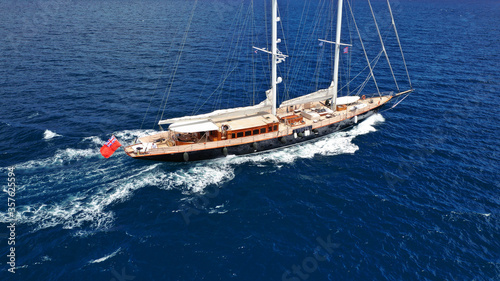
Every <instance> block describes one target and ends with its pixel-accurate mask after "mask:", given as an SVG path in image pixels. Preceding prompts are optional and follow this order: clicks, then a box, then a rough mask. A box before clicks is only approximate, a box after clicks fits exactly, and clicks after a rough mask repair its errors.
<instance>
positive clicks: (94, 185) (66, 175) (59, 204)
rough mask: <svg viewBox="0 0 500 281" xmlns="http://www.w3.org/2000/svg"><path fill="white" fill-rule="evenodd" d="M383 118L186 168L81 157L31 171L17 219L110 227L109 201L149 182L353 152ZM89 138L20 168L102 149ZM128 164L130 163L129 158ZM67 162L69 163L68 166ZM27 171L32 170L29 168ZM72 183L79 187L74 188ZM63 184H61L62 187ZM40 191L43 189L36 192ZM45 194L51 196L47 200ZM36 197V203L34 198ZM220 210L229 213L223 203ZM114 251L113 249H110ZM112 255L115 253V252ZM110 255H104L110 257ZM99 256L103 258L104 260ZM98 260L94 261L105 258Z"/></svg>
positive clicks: (194, 187)
mask: <svg viewBox="0 0 500 281" xmlns="http://www.w3.org/2000/svg"><path fill="white" fill-rule="evenodd" d="M379 122H384V118H383V117H382V116H381V115H380V114H377V115H374V116H372V117H370V118H368V119H367V120H365V121H364V122H362V123H360V124H359V125H357V126H356V127H354V128H353V129H351V130H349V131H346V132H338V133H335V134H332V135H329V136H326V137H324V138H322V139H319V140H316V141H313V142H309V143H304V144H300V145H295V146H291V147H287V148H283V149H277V150H273V151H269V152H265V153H261V154H253V155H247V156H240V157H235V156H228V157H226V158H219V159H214V160H210V161H203V162H196V163H190V164H189V165H185V166H184V167H183V168H178V166H175V165H168V164H164V163H154V162H152V163H153V164H151V165H145V166H144V165H138V167H136V168H128V169H124V164H125V163H124V162H123V161H122V162H120V161H118V162H116V165H109V163H108V162H104V161H99V162H96V161H93V160H86V161H79V162H78V163H83V164H80V166H78V168H71V166H67V165H65V169H60V170H59V171H57V172H55V173H53V174H51V175H44V174H40V173H33V174H32V175H31V177H30V178H29V179H28V180H27V183H28V185H29V188H26V190H29V191H32V192H35V191H36V192H35V193H33V194H26V195H24V192H25V191H24V190H23V191H21V192H20V195H22V196H27V197H28V198H30V201H32V203H30V204H29V205H28V206H19V208H18V209H17V213H16V219H17V221H18V223H22V224H30V225H33V226H34V231H37V230H40V229H45V228H49V227H54V226H58V225H60V226H62V227H63V228H65V229H74V228H82V227H85V228H86V227H90V228H92V229H95V230H103V229H107V228H109V227H110V226H111V225H112V223H113V221H114V213H113V212H112V211H110V210H109V209H108V208H109V206H111V205H113V204H115V203H116V202H122V201H124V200H127V199H128V198H129V197H130V196H132V194H133V192H134V191H135V190H138V189H140V188H143V187H145V186H155V187H157V188H161V189H179V190H181V191H182V192H183V193H184V194H186V195H190V194H198V193H203V192H204V190H205V189H206V188H207V187H208V186H211V185H216V186H220V185H222V184H224V183H226V182H229V181H231V180H233V179H234V178H235V176H236V174H237V171H238V167H240V166H241V165H242V164H248V165H266V166H267V165H268V163H271V164H272V166H273V167H278V169H279V167H280V165H276V164H286V163H291V162H293V161H295V160H296V159H300V158H312V157H314V155H318V154H319V155H338V154H344V153H355V152H356V151H357V150H358V149H359V148H358V147H357V146H356V145H355V144H354V143H352V140H353V139H354V138H355V137H356V136H359V135H363V134H367V133H369V132H373V131H376V129H375V127H374V125H375V124H376V123H379ZM116 135H117V136H120V137H122V138H123V139H124V140H129V139H133V138H134V136H135V135H136V132H133V131H124V132H118V133H117V134H116ZM83 141H84V142H90V145H91V146H92V147H94V148H88V149H75V148H67V149H64V150H58V151H57V152H56V154H55V155H54V156H53V157H50V158H47V159H42V160H35V161H29V162H26V163H23V164H20V165H18V167H17V168H25V169H29V168H38V167H44V166H46V165H63V164H64V163H67V162H69V161H72V160H81V159H82V158H89V157H93V156H95V155H98V154H99V151H98V149H97V148H98V146H99V145H100V143H101V141H102V140H101V139H99V138H98V137H89V138H86V139H84V140H83ZM126 163H127V165H129V163H128V162H126ZM68 167H69V168H68ZM165 167H167V168H169V167H170V168H174V169H175V170H173V171H169V172H165V171H164V169H163V168H165ZM82 170H84V171H86V173H85V177H86V182H85V184H86V185H87V186H83V188H82V186H81V183H82V182H81V177H82V172H81V171H82ZM27 172H28V171H27ZM54 182H56V183H57V182H64V184H60V185H59V186H58V187H57V188H50V187H51V186H53V183H54ZM73 186H80V187H79V188H78V189H74V187H73ZM60 187H63V188H62V189H61V188H60ZM38 190H39V191H38ZM47 196H48V197H49V198H50V200H47ZM33 200H34V201H35V202H33ZM217 212H222V213H223V212H225V210H224V207H223V206H221V208H220V210H217ZM8 221H10V217H8V213H6V212H0V222H2V223H6V222H8ZM112 254H113V253H112ZM112 254H111V255H112ZM110 257H111V256H110V255H108V256H106V257H104V258H106V259H107V258H110ZM104 258H101V259H102V261H104V260H105V259H104ZM101 259H97V260H95V261H94V262H101Z"/></svg>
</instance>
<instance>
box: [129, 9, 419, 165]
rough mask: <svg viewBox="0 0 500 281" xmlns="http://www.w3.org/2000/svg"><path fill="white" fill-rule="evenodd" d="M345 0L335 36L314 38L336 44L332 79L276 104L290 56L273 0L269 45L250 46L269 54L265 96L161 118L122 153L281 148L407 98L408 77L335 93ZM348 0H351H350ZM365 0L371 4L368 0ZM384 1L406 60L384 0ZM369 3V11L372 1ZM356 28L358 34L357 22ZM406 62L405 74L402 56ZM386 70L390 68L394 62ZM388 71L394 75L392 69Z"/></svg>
mask: <svg viewBox="0 0 500 281" xmlns="http://www.w3.org/2000/svg"><path fill="white" fill-rule="evenodd" d="M343 2H344V1H343V0H338V4H337V25H336V38H335V41H330V40H326V39H321V38H318V40H320V42H321V43H320V44H333V46H334V71H333V79H332V81H331V84H330V86H329V87H328V88H326V89H320V90H317V91H315V92H312V93H309V94H306V95H302V96H299V97H296V98H292V99H288V100H285V101H283V102H282V103H281V104H280V105H279V106H277V93H278V91H277V87H278V85H279V84H280V83H281V82H282V78H281V77H278V76H277V65H278V64H279V63H281V62H283V61H284V60H286V59H287V57H288V56H287V55H286V54H283V53H282V52H280V51H279V49H278V44H279V43H280V42H281V40H280V39H278V32H277V25H278V22H279V21H280V20H281V19H280V18H279V17H278V3H277V0H272V6H271V22H272V28H271V31H272V34H271V50H268V49H266V48H259V47H253V48H254V49H255V51H256V52H257V51H260V52H265V53H268V54H269V55H270V56H271V75H270V76H271V77H270V79H271V83H270V84H271V89H269V90H267V91H266V99H265V100H264V101H262V102H260V103H259V104H256V105H253V106H246V107H238V108H231V109H222V110H216V111H213V112H211V113H206V114H201V115H195V116H186V117H179V118H171V119H165V120H160V121H159V122H158V125H159V126H160V128H161V129H162V130H161V131H159V132H157V133H154V134H152V135H147V136H143V137H140V138H138V139H136V141H135V143H134V144H132V145H129V146H127V147H126V148H125V152H126V154H127V155H129V156H130V157H133V158H136V159H144V160H157V161H172V162H187V161H198V160H206V159H214V158H219V157H227V156H228V155H245V154H251V153H258V152H263V151H267V150H272V149H280V148H283V147H287V146H291V145H298V144H300V143H303V142H307V141H313V140H315V139H318V138H321V137H324V136H327V135H329V134H332V133H334V132H337V131H340V130H345V129H348V128H350V127H353V126H355V125H356V124H358V123H359V122H361V121H363V120H365V119H366V118H368V117H370V116H372V115H373V114H375V113H377V112H378V111H379V110H380V109H381V108H382V107H384V106H386V105H387V104H388V103H389V102H390V101H391V100H395V98H398V99H399V102H400V101H402V99H400V97H404V98H406V97H407V96H408V95H409V94H410V93H411V92H413V88H412V87H411V81H410V89H408V90H405V91H397V92H380V91H379V88H378V86H377V93H375V94H373V95H367V94H361V93H360V94H358V95H353V96H341V97H338V96H337V95H338V92H339V91H338V86H339V57H340V50H341V48H342V49H344V48H346V47H349V46H351V44H346V43H342V42H341V41H340V40H341V30H342V13H343ZM347 3H348V4H349V5H350V3H349V2H348V1H347ZM368 3H369V4H370V1H369V0H368ZM387 4H388V7H389V11H390V15H391V19H392V26H393V29H394V31H395V34H396V37H397V39H398V43H399V47H400V50H401V55H402V57H403V61H404V55H403V52H402V48H401V44H400V41H399V36H398V35H397V29H396V26H395V24H394V17H393V14H392V10H391V6H390V3H389V1H388V0H387ZM370 9H371V12H372V15H373V9H372V6H371V4H370ZM351 11H352V9H351ZM373 18H374V20H375V25H376V27H377V32H378V35H379V38H380V42H381V43H382V50H383V52H384V53H385V56H386V57H387V60H388V56H387V53H386V50H385V47H384V41H383V39H382V36H381V34H380V31H379V29H378V25H377V21H376V19H375V16H373ZM354 23H355V22H354ZM356 29H357V30H358V34H359V29H358V28H357V26H356ZM361 47H362V48H363V50H365V47H364V45H363V41H361ZM364 53H365V57H366V61H367V65H368V68H369V72H370V74H369V76H370V79H372V80H373V82H374V83H375V85H377V84H376V79H375V76H374V75H373V69H372V65H371V62H370V60H369V59H368V57H367V56H366V51H365V52H364ZM388 61H389V60H388ZM389 66H390V63H389ZM404 66H405V70H406V73H407V74H408V70H407V67H406V62H404ZM390 71H391V73H392V72H393V70H392V67H390ZM392 74H393V76H394V73H392ZM408 80H409V75H408ZM396 85H397V83H396ZM398 90H399V87H398ZM399 102H398V103H396V104H395V105H397V104H399ZM395 105H394V106H395ZM166 125H168V129H166V130H163V127H162V126H166Z"/></svg>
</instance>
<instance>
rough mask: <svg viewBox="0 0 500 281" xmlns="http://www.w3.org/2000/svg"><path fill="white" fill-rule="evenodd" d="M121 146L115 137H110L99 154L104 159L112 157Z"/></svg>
mask: <svg viewBox="0 0 500 281" xmlns="http://www.w3.org/2000/svg"><path fill="white" fill-rule="evenodd" d="M120 146H122V144H121V143H120V142H119V141H118V140H117V139H116V137H115V136H111V138H110V139H109V140H108V141H107V142H106V143H105V144H104V145H103V146H102V147H101V154H102V156H104V158H109V156H111V155H113V153H114V152H115V150H117V149H118V148H119V147H120Z"/></svg>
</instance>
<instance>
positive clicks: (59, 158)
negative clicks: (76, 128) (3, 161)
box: [16, 148, 100, 169]
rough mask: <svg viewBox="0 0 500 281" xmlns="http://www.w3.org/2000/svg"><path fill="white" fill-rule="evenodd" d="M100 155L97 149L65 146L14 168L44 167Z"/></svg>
mask: <svg viewBox="0 0 500 281" xmlns="http://www.w3.org/2000/svg"><path fill="white" fill-rule="evenodd" d="M97 155H100V152H99V150H96V149H91V148H88V149H75V148H66V149H62V150H61V149H59V150H57V151H56V153H55V155H54V156H52V157H49V158H45V159H41V160H30V161H28V162H24V163H21V164H18V165H16V169H36V168H45V167H47V166H54V165H62V164H63V163H64V162H67V161H72V160H77V159H81V158H88V157H94V156H97Z"/></svg>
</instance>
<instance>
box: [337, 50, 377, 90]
mask: <svg viewBox="0 0 500 281" xmlns="http://www.w3.org/2000/svg"><path fill="white" fill-rule="evenodd" d="M380 56H382V51H380V52H379V53H378V55H377V56H376V57H375V58H374V59H373V60H372V62H371V63H372V64H373V67H374V68H375V66H376V65H377V63H378V60H379V59H380ZM367 68H368V66H365V68H363V69H362V70H361V71H360V72H359V73H358V74H357V75H356V76H354V77H353V78H352V79H351V80H350V81H349V82H348V83H347V84H346V85H344V86H343V87H342V88H340V90H342V89H344V88H345V87H347V86H348V85H349V84H351V83H352V82H353V81H354V80H355V79H356V78H358V76H359V75H361V74H362V73H363V71H365V70H366V69H367ZM368 77H370V75H369V74H368ZM356 89H357V88H354V90H356ZM340 90H339V91H340Z"/></svg>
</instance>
